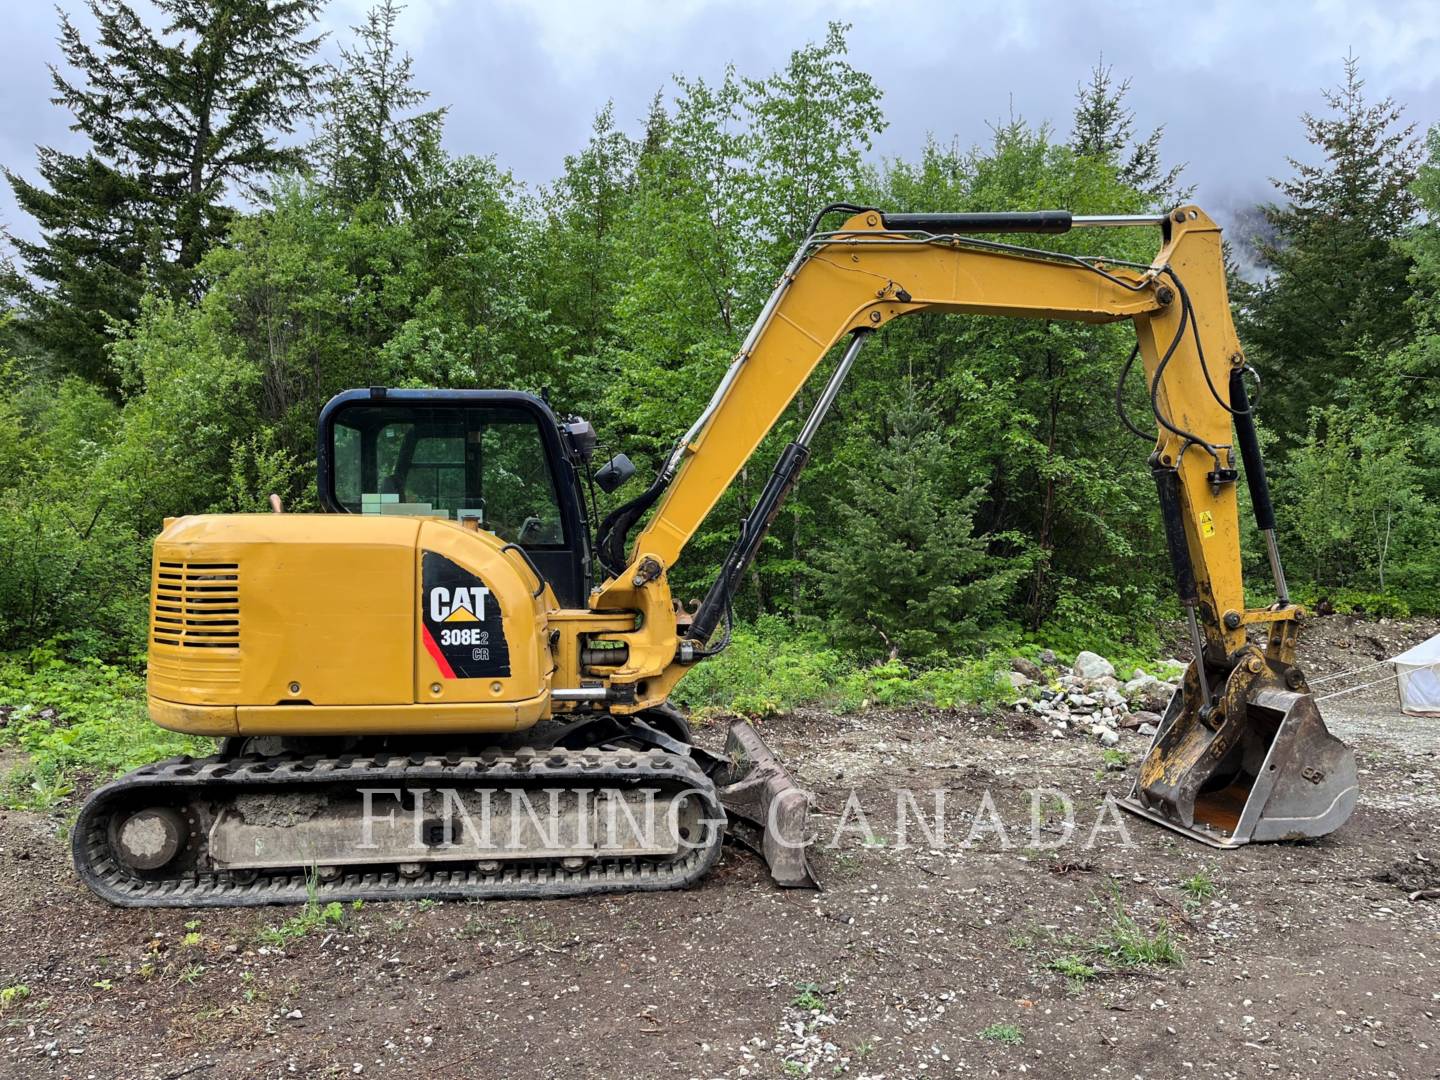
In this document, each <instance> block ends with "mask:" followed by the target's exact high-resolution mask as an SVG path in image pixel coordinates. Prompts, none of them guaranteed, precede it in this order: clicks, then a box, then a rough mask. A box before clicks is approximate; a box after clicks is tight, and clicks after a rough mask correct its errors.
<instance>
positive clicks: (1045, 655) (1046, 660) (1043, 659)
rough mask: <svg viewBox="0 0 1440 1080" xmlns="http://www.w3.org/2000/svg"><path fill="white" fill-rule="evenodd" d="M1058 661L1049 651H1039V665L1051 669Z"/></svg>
mask: <svg viewBox="0 0 1440 1080" xmlns="http://www.w3.org/2000/svg"><path fill="white" fill-rule="evenodd" d="M1059 659H1060V658H1059V657H1058V656H1056V655H1055V654H1054V653H1053V652H1051V651H1050V650H1049V649H1042V650H1040V663H1042V664H1049V665H1050V666H1051V667H1054V666H1055V664H1056V663H1057V662H1058V661H1059Z"/></svg>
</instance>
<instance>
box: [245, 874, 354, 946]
mask: <svg viewBox="0 0 1440 1080" xmlns="http://www.w3.org/2000/svg"><path fill="white" fill-rule="evenodd" d="M305 888H306V892H307V893H308V896H307V898H306V900H305V906H304V907H303V908H301V909H300V912H299V914H297V915H294V916H291V917H290V918H288V919H286V920H285V921H284V922H283V923H280V924H279V925H276V926H267V927H265V928H264V929H263V930H261V931H260V940H261V941H262V942H264V943H265V944H266V945H274V946H276V947H278V948H282V949H283V948H284V947H285V946H286V945H288V944H290V942H292V941H297V940H299V939H300V938H303V937H304V936H305V935H306V934H311V933H314V932H315V931H316V930H324V929H327V928H328V927H331V926H339V925H340V924H341V923H342V922H344V921H345V907H344V905H342V904H341V903H340V902H339V901H337V900H332V901H330V903H328V904H321V903H320V900H319V898H318V897H317V896H316V895H315V879H314V878H313V877H312V878H310V879H309V881H307V882H306V885H305ZM356 903H357V904H358V901H357V902H356ZM352 908H353V909H354V910H358V907H355V905H352Z"/></svg>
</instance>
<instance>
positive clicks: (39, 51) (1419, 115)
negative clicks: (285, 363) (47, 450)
mask: <svg viewBox="0 0 1440 1080" xmlns="http://www.w3.org/2000/svg"><path fill="white" fill-rule="evenodd" d="M61 6H62V7H64V8H66V9H67V10H72V11H74V10H77V9H79V8H80V7H81V3H80V0H61ZM142 6H143V2H142ZM366 6H367V4H366V2H365V0H332V3H331V4H330V6H329V8H328V9H327V12H326V15H325V24H326V27H327V28H329V29H331V30H332V31H333V34H332V42H331V45H332V46H333V43H334V42H333V37H334V35H336V34H338V35H340V36H342V37H343V36H344V35H345V34H346V27H348V26H349V25H351V24H353V23H356V22H358V21H360V18H361V15H362V13H363V10H364V8H365V7H366ZM5 8H6V10H5V16H4V17H5V33H4V34H3V35H0V103H3V106H4V113H3V115H4V121H3V123H0V163H3V164H4V165H7V166H9V167H10V168H12V169H16V170H19V171H21V172H22V173H25V174H26V175H31V176H33V174H34V147H35V145H36V144H45V145H58V146H65V147H71V148H74V147H76V146H77V145H78V143H77V140H76V137H75V136H74V135H73V134H72V133H70V132H69V131H68V130H67V124H68V122H69V116H68V114H67V113H65V112H64V111H63V110H62V109H60V108H58V107H56V106H54V105H51V104H50V103H49V100H48V99H49V96H50V88H49V83H48V73H47V71H46V64H47V63H52V62H53V63H58V62H59V60H60V57H59V51H58V49H57V48H56V45H55V24H56V16H55V12H54V8H53V7H52V6H51V4H50V3H49V2H39V0H7V3H6V4H5ZM832 18H839V19H843V20H845V21H848V22H850V23H852V24H853V30H852V31H851V33H850V46H851V59H852V61H853V62H854V63H855V64H856V65H857V66H859V67H860V68H862V69H864V70H866V71H868V72H870V73H871V74H872V75H873V76H874V77H875V79H876V81H877V82H878V83H879V85H880V87H881V88H882V89H883V91H884V94H885V97H884V108H885V112H886V115H887V117H888V120H889V127H888V129H887V130H886V131H885V132H884V134H883V135H881V136H880V137H879V139H877V140H876V153H877V155H881V156H898V155H909V154H913V153H914V152H915V151H916V150H917V148H918V147H919V146H920V145H921V144H922V143H923V141H924V139H925V137H926V136H927V134H933V135H934V136H936V137H937V138H939V139H941V140H949V139H951V138H956V137H958V138H959V139H960V141H961V142H962V143H963V144H967V145H968V144H971V143H974V142H977V141H984V140H985V139H986V137H987V134H988V129H987V124H988V123H991V122H993V121H996V120H999V119H1003V118H1006V117H1008V116H1009V115H1010V114H1011V113H1012V111H1013V113H1015V114H1016V115H1019V116H1022V117H1024V118H1026V119H1028V120H1031V121H1041V120H1050V121H1052V122H1053V123H1054V124H1055V125H1057V126H1058V127H1060V128H1061V129H1062V131H1063V130H1068V125H1069V119H1070V110H1071V106H1072V101H1073V98H1074V94H1075V87H1076V84H1077V82H1079V81H1080V80H1081V79H1083V78H1085V77H1086V74H1087V71H1088V69H1089V67H1090V66H1091V65H1092V64H1093V63H1095V62H1096V60H1097V59H1098V58H1099V57H1100V56H1101V55H1102V54H1103V55H1104V59H1105V62H1106V63H1107V64H1113V65H1114V68H1115V73H1116V74H1117V75H1121V76H1128V77H1130V78H1132V79H1133V83H1134V85H1133V89H1132V92H1131V97H1130V104H1131V105H1132V106H1133V108H1134V110H1135V112H1136V114H1137V119H1138V123H1139V126H1140V127H1141V128H1142V129H1145V130H1148V129H1149V128H1150V127H1153V126H1155V125H1158V124H1164V125H1165V130H1166V142H1165V147H1166V152H1167V155H1168V157H1169V159H1170V160H1172V161H1184V162H1188V168H1187V170H1186V173H1185V176H1186V178H1187V179H1188V181H1189V182H1190V183H1192V184H1195V185H1197V190H1196V194H1195V198H1196V201H1197V202H1199V203H1200V204H1201V205H1204V206H1207V207H1209V208H1211V209H1212V210H1213V211H1215V212H1216V213H1217V216H1219V217H1221V219H1222V220H1225V219H1226V218H1228V217H1229V216H1230V211H1231V209H1232V208H1234V207H1237V206H1242V205H1245V204H1248V203H1250V202H1252V201H1254V200H1255V199H1258V198H1265V197H1266V196H1267V193H1268V191H1269V190H1270V189H1269V179H1268V178H1269V177H1271V176H1274V175H1277V174H1280V173H1283V172H1284V171H1285V169H1286V165H1285V156H1286V155H1287V154H1293V155H1300V156H1304V155H1305V153H1306V150H1305V143H1304V138H1303V134H1302V131H1301V127H1300V124H1299V122H1298V119H1297V117H1298V116H1299V114H1300V113H1301V112H1302V111H1304V110H1306V109H1318V108H1320V104H1321V103H1320V90H1321V89H1322V88H1323V87H1327V86H1333V85H1334V84H1335V83H1336V82H1337V81H1338V79H1339V78H1340V75H1341V60H1342V58H1343V57H1344V55H1345V53H1346V52H1347V51H1348V50H1351V49H1353V50H1354V52H1355V53H1356V55H1358V56H1359V58H1360V60H1361V65H1362V70H1363V73H1364V75H1365V78H1366V81H1367V87H1368V92H1369V93H1370V95H1371V96H1372V97H1375V98H1378V97H1381V96H1384V95H1386V94H1389V95H1393V96H1394V97H1395V98H1397V99H1398V100H1399V101H1401V102H1403V103H1405V104H1406V105H1407V107H1408V115H1409V117H1410V118H1411V119H1413V120H1416V121H1418V122H1419V124H1420V126H1421V128H1422V129H1423V128H1424V127H1427V126H1428V125H1430V124H1432V123H1434V122H1436V121H1437V120H1440V62H1437V57H1440V0H1388V2H1369V0H1364V2H1341V0H1325V2H1316V3H1300V2H1285V0H1278V2H1269V3H1267V2H1264V0H1251V2H1243V0H1235V2H1231V0H1216V2H1210V3H1206V2H1203V0H1196V2H1192V3H1187V4H1183V5H1174V6H1171V5H1166V4H1157V3H1154V2H1153V0H1150V2H1146V3H1132V2H1126V0H1108V2H1105V3H1083V2H1079V0H1073V2H1065V0H1008V2H1006V0H1002V2H991V0H950V2H946V0H830V2H829V3H821V2H818V0H659V2H654V0H618V2H613V3H607V2H603V0H591V2H586V0H528V2H527V0H412V2H411V3H410V4H409V6H408V7H407V9H406V11H405V12H404V13H403V14H402V16H401V23H400V27H399V32H398V36H399V37H400V39H401V42H402V44H403V45H404V46H405V48H406V49H408V50H409V52H410V53H411V54H412V55H413V56H414V58H415V71H416V75H417V80H418V82H419V84H420V85H421V86H422V87H424V88H426V89H428V90H430V91H431V93H432V95H433V100H434V101H435V102H436V103H439V104H445V105H448V106H449V107H450V116H449V122H448V127H447V139H446V141H447V143H448V145H449V147H450V149H452V150H453V151H457V152H468V153H476V154H485V155H489V154H493V155H495V157H496V158H497V159H498V160H499V162H500V163H501V164H502V165H503V166H505V167H507V168H509V169H510V170H511V171H513V172H514V174H515V175H516V176H517V177H519V178H520V179H522V180H524V181H526V182H528V183H532V184H536V183H544V182H545V181H547V180H549V179H550V178H552V177H554V176H555V175H556V174H557V172H558V171H559V170H560V168H561V165H562V162H563V160H564V157H565V155H566V154H569V153H573V152H575V151H576V150H577V149H578V148H580V147H581V146H582V145H583V144H584V141H585V139H586V136H587V134H588V131H589V127H590V122H591V119H592V117H593V115H594V113H595V112H596V110H597V109H598V108H599V107H600V106H602V105H603V104H604V103H605V101H606V100H607V99H613V100H614V102H615V107H616V115H617V117H618V118H619V119H620V120H621V121H622V122H626V123H629V124H630V126H631V128H632V129H634V128H635V127H638V124H639V121H640V118H641V117H643V116H644V114H645V110H646V106H647V104H648V102H649V100H650V98H651V96H652V95H653V94H654V93H655V91H656V90H657V89H660V88H666V87H669V86H670V85H671V78H670V77H671V75H672V74H674V73H676V72H682V73H684V74H687V75H692V76H693V75H703V76H705V77H706V78H714V77H717V76H718V75H719V74H720V73H721V72H723V70H724V66H725V64H726V63H727V62H733V63H734V64H735V65H736V66H737V68H738V69H739V70H740V71H741V72H742V73H743V74H752V75H763V74H766V73H768V72H770V71H772V70H774V69H775V68H776V67H778V66H780V65H782V64H783V63H784V62H785V58H786V56H787V55H788V54H789V52H790V51H791V50H792V49H794V48H796V47H797V46H799V45H801V44H803V43H804V42H806V41H811V40H819V39H820V38H821V37H822V36H823V34H824V29H825V23H826V21H827V20H828V19H832ZM77 21H80V22H81V23H82V24H83V23H84V22H85V20H83V19H78V20H77ZM0 186H4V185H0ZM908 209H918V208H908ZM996 209H1003V208H1002V207H997V208H996ZM0 224H5V225H8V226H9V227H10V228H11V229H13V230H14V231H15V232H17V233H20V234H22V235H31V233H32V230H31V228H30V223H29V222H28V220H26V219H24V218H23V216H22V215H20V214H19V213H18V212H17V210H16V208H15V205H14V202H13V200H12V199H11V196H10V192H9V188H8V186H4V191H3V192H0Z"/></svg>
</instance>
